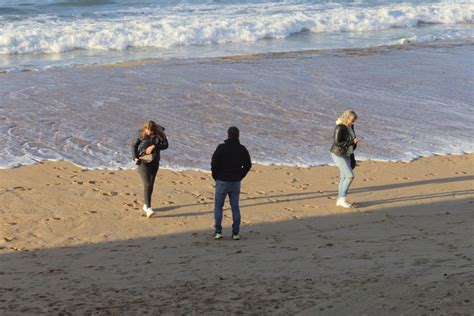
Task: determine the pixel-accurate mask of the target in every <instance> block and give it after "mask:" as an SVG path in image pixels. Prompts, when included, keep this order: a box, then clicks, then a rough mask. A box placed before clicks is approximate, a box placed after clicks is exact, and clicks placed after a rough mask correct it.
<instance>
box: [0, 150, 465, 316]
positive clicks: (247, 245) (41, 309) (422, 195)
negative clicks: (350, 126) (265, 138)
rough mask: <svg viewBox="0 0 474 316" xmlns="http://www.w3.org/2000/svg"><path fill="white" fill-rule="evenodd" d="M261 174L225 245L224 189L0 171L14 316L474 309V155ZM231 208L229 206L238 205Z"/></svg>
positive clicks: (64, 172) (63, 171) (194, 177)
mask: <svg viewBox="0 0 474 316" xmlns="http://www.w3.org/2000/svg"><path fill="white" fill-rule="evenodd" d="M337 175H338V171H337V168H336V167H331V166H322V167H315V168H291V167H280V166H254V169H253V170H252V171H251V172H250V173H249V176H248V177H247V178H246V179H245V181H244V182H243V185H242V190H243V191H242V195H241V207H242V208H241V211H242V221H243V222H242V232H241V233H242V237H243V238H242V240H240V241H232V240H230V238H229V234H230V230H229V227H230V224H231V219H230V210H229V209H228V208H226V209H225V215H226V216H225V218H224V223H225V227H224V234H225V238H224V239H223V240H220V241H215V240H213V239H212V238H211V235H212V232H213V229H212V226H213V181H211V177H210V174H208V173H203V172H174V171H170V170H160V172H159V174H158V179H157V183H156V187H155V192H154V197H153V198H154V208H155V211H156V216H155V217H153V218H150V219H147V218H146V217H144V216H143V214H142V213H143V212H142V211H141V207H142V204H141V199H142V185H141V181H140V178H139V176H138V174H137V172H136V171H133V170H128V171H108V170H84V169H80V168H78V167H76V166H74V165H72V164H70V163H67V162H46V163H38V164H36V165H32V166H25V167H21V168H16V169H11V170H0V314H2V315H11V314H12V315H19V314H42V313H44V314H48V315H51V314H74V315H76V314H77V315H82V314H94V315H104V314H105V315H107V314H142V313H143V314H144V313H151V314H167V315H176V314H178V315H180V314H186V315H232V314H245V315H292V314H297V315H299V314H301V315H362V314H367V315H387V314H388V315H392V314H393V315H402V314H403V315H423V314H425V315H473V314H474V246H473V244H474V231H473V227H474V181H473V180H474V155H464V156H439V157H432V158H426V159H420V160H417V161H414V162H411V163H384V162H363V163H361V164H360V166H359V167H358V168H357V170H356V180H355V181H354V184H353V187H352V190H351V195H350V199H351V200H353V201H355V202H357V204H358V206H357V207H356V208H353V209H349V210H346V209H341V208H337V207H336V206H335V200H334V199H335V195H336V190H337V181H338V178H337ZM226 206H228V204H226Z"/></svg>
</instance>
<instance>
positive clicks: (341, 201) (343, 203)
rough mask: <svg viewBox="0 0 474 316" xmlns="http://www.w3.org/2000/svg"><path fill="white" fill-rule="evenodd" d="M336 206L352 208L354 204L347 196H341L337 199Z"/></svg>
mask: <svg viewBox="0 0 474 316" xmlns="http://www.w3.org/2000/svg"><path fill="white" fill-rule="evenodd" d="M336 206H341V207H344V208H351V207H352V204H351V203H349V202H348V201H347V199H346V198H345V197H340V198H338V199H337V202H336Z"/></svg>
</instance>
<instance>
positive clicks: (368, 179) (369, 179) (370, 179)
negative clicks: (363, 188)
mask: <svg viewBox="0 0 474 316" xmlns="http://www.w3.org/2000/svg"><path fill="white" fill-rule="evenodd" d="M374 180H375V179H374V178H366V179H362V181H365V182H367V181H374Z"/></svg>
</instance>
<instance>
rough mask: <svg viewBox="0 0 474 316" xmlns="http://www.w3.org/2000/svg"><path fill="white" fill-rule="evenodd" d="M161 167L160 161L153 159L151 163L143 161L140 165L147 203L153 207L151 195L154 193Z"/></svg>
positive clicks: (139, 171) (139, 170) (139, 169)
mask: <svg viewBox="0 0 474 316" xmlns="http://www.w3.org/2000/svg"><path fill="white" fill-rule="evenodd" d="M159 168H160V162H159V161H152V162H150V163H143V162H142V163H141V164H140V165H139V166H138V173H139V174H140V176H141V177H142V181H143V189H144V192H143V193H144V194H143V196H144V199H143V201H144V202H145V205H146V206H147V207H151V195H152V194H153V185H154V184H155V178H156V174H157V173H158V169H159Z"/></svg>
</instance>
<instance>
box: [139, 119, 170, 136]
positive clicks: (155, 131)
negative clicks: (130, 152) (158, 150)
mask: <svg viewBox="0 0 474 316" xmlns="http://www.w3.org/2000/svg"><path fill="white" fill-rule="evenodd" d="M146 131H150V135H156V136H158V137H160V138H161V139H165V138H166V135H165V132H164V128H163V127H161V126H160V125H158V124H156V123H155V122H154V121H147V122H145V124H143V127H142V129H141V130H140V137H141V138H144V137H146V136H147V135H146V134H145V133H146Z"/></svg>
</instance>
